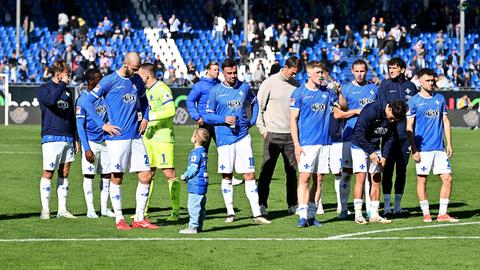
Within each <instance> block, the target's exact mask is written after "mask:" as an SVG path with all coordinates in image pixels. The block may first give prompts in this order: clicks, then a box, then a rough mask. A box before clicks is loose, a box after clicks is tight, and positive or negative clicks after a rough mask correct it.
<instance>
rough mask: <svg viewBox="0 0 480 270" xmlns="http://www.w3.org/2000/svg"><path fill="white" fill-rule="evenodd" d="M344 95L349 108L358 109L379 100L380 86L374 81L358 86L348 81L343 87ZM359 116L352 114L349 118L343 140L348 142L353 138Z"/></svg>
mask: <svg viewBox="0 0 480 270" xmlns="http://www.w3.org/2000/svg"><path fill="white" fill-rule="evenodd" d="M342 93H343V96H345V99H346V100H347V104H348V109H349V110H356V109H363V107H365V105H367V104H370V103H372V102H374V101H375V100H377V96H378V87H377V86H376V85H375V84H373V83H367V84H366V85H362V86H358V85H355V84H353V83H348V84H347V85H345V86H343V87H342ZM357 119H358V116H352V117H350V118H348V119H347V121H346V123H345V127H344V129H343V141H344V142H348V141H351V140H352V137H353V129H354V128H355V124H356V123H357Z"/></svg>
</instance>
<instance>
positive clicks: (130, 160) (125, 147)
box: [105, 139, 150, 173]
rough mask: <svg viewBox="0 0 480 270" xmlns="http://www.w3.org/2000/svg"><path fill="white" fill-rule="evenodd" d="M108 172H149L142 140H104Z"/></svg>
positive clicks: (148, 163)
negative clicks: (108, 162)
mask: <svg viewBox="0 0 480 270" xmlns="http://www.w3.org/2000/svg"><path fill="white" fill-rule="evenodd" d="M105 142H106V143H107V151H108V159H109V161H110V164H109V169H110V172H112V173H116V172H144V171H150V162H149V160H148V155H147V151H146V150H145V145H144V144H143V140H142V139H132V140H106V141H105Z"/></svg>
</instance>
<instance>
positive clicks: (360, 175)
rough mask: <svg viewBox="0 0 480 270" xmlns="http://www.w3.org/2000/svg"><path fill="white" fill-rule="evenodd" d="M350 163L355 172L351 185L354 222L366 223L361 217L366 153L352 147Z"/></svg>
mask: <svg viewBox="0 0 480 270" xmlns="http://www.w3.org/2000/svg"><path fill="white" fill-rule="evenodd" d="M351 150H352V163H353V164H352V165H353V172H354V173H355V186H354V187H353V207H354V209H355V223H357V224H367V221H366V220H365V218H364V217H363V214H362V207H363V199H362V198H363V193H364V191H363V185H364V183H365V179H367V165H368V163H367V159H368V156H367V154H366V153H365V152H364V151H363V150H362V149H359V148H354V147H352V149H351Z"/></svg>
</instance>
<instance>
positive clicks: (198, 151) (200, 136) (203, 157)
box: [179, 128, 210, 234]
mask: <svg viewBox="0 0 480 270" xmlns="http://www.w3.org/2000/svg"><path fill="white" fill-rule="evenodd" d="M209 139H210V134H209V133H208V131H207V130H206V129H204V128H198V129H196V130H195V131H194V132H193V136H192V140H191V141H192V143H193V144H194V145H195V149H193V150H192V152H191V153H190V156H189V157H188V168H187V171H186V172H185V173H184V174H183V175H182V176H181V179H182V180H183V181H185V182H188V214H189V215H190V222H189V223H188V228H185V229H183V230H180V231H179V233H182V234H195V233H198V232H201V231H202V227H203V220H204V219H205V213H206V210H205V204H206V203H207V197H206V196H205V194H207V187H208V173H207V149H206V148H205V146H206V145H207V144H208V142H209Z"/></svg>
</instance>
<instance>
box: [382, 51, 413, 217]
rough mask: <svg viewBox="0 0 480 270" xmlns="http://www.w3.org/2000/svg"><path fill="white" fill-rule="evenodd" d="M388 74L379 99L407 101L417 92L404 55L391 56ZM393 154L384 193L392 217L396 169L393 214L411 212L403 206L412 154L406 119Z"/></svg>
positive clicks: (398, 129)
mask: <svg viewBox="0 0 480 270" xmlns="http://www.w3.org/2000/svg"><path fill="white" fill-rule="evenodd" d="M387 65H388V73H389V76H390V79H388V80H384V81H382V83H381V84H380V87H379V88H378V100H379V101H387V102H393V101H398V100H401V101H404V102H407V101H408V100H409V99H410V97H413V96H414V95H415V94H417V92H418V91H417V87H416V86H415V84H413V83H412V82H410V81H408V80H407V79H405V70H406V64H405V62H404V61H403V60H402V59H401V58H392V59H391V60H390V61H388V64H387ZM392 147H393V148H392V149H393V150H392V151H393V153H395V154H393V155H391V156H390V157H389V158H388V159H387V164H386V165H385V168H384V172H383V181H382V188H383V195H384V202H385V206H384V211H383V214H384V216H387V217H390V216H391V214H392V211H391V208H390V196H391V195H390V193H391V192H392V185H393V181H392V178H393V170H394V168H395V167H396V168H395V174H396V177H395V204H394V205H395V206H394V209H393V214H408V211H407V210H405V209H402V208H401V207H400V202H401V200H402V196H403V190H404V188H405V180H406V171H407V164H408V158H409V156H410V150H409V143H408V136H407V132H406V121H405V120H404V121H401V122H398V124H397V134H396V137H395V140H394V142H393V146H392Z"/></svg>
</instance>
